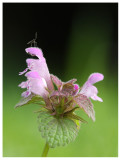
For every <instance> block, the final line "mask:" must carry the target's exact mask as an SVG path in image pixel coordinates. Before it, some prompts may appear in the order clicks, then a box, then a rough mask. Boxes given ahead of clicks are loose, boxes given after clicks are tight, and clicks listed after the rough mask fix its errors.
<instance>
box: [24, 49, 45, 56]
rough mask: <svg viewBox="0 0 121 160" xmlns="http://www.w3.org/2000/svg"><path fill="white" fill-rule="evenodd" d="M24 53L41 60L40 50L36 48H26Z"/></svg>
mask: <svg viewBox="0 0 121 160" xmlns="http://www.w3.org/2000/svg"><path fill="white" fill-rule="evenodd" d="M25 51H26V52H27V53H29V54H30V55H31V56H37V57H38V58H39V59H41V58H43V53H42V50H41V49H40V48H38V47H29V48H26V49H25Z"/></svg>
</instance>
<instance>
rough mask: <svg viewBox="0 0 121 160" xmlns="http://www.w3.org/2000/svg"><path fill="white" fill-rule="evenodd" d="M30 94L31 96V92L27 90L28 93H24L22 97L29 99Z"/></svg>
mask: <svg viewBox="0 0 121 160" xmlns="http://www.w3.org/2000/svg"><path fill="white" fill-rule="evenodd" d="M30 94H31V92H30V91H29V90H27V91H25V92H23V93H22V94H21V96H22V97H25V98H26V97H28V96H29V95H30Z"/></svg>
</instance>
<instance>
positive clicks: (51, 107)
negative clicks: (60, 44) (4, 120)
mask: <svg viewBox="0 0 121 160" xmlns="http://www.w3.org/2000/svg"><path fill="white" fill-rule="evenodd" d="M25 51H26V52H27V53H28V54H30V55H31V56H36V57H37V58H38V59H32V58H31V59H30V58H28V59H27V60H26V62H27V68H26V69H25V70H24V71H23V72H20V73H19V75H23V74H25V77H27V81H25V82H22V83H21V84H19V87H21V88H26V91H25V92H23V93H22V97H23V98H22V100H21V101H20V102H19V103H18V104H17V105H16V107H19V106H23V105H25V104H29V103H34V104H39V105H41V107H43V108H44V109H45V110H46V111H47V113H49V115H48V114H47V113H45V112H43V114H45V117H43V116H44V115H43V114H41V117H42V119H44V120H42V121H41V125H42V124H43V122H44V121H45V122H47V124H46V123H45V124H44V128H43V127H42V126H41V127H40V128H41V129H40V130H41V132H43V133H42V135H43V137H46V138H47V141H48V143H49V145H50V146H52V147H53V146H56V145H58V146H59V145H62V144H65V141H63V142H62V139H61V141H60V139H59V140H58V144H57V142H56V141H57V138H56V139H54V140H55V141H54V142H53V143H52V141H51V139H49V140H48V137H47V136H50V134H49V133H51V134H52V135H53V132H52V128H53V127H54V126H53V125H55V126H57V128H59V127H60V129H62V132H63V127H65V125H67V126H68V125H69V124H68V123H67V122H66V121H67V119H68V120H69V123H70V124H71V125H75V124H76V126H78V124H77V120H78V121H80V122H86V121H85V120H84V119H82V118H81V117H79V116H77V115H76V114H75V113H74V111H75V110H76V109H82V110H83V111H84V112H85V113H86V114H87V115H88V116H89V117H91V118H92V120H93V121H95V111H94V108H93V104H92V102H91V100H90V98H91V99H93V100H98V101H100V102H102V101H103V100H102V99H101V98H100V97H98V96H97V94H98V90H97V88H96V87H95V86H94V85H93V84H95V83H96V82H99V81H101V80H103V78H104V76H103V75H102V74H101V73H93V74H91V75H90V76H89V78H88V80H87V81H86V82H85V84H84V85H83V86H82V87H81V88H80V87H79V85H78V84H77V83H75V82H76V81H77V80H76V79H72V80H69V81H68V82H62V81H61V80H60V79H59V78H58V77H56V76H54V75H53V74H50V73H49V70H48V67H47V64H46V60H45V58H44V56H43V53H42V50H41V49H40V48H37V47H30V48H27V49H26V50H25ZM41 101H42V102H43V103H42V104H41ZM46 116H47V117H46ZM48 117H49V118H48ZM52 117H53V119H52ZM39 118H40V117H39ZM49 120H50V121H49ZM70 120H71V121H70ZM48 121H49V122H48ZM72 121H73V122H72ZM53 123H54V124H53ZM65 123H67V124H65ZM49 124H51V125H49ZM52 124H53V125H52ZM63 124H64V126H63ZM48 125H49V126H48ZM58 125H59V127H58ZM50 126H51V128H50V131H49V132H48V131H47V132H46V130H48V127H50ZM66 130H67V129H66ZM70 130H71V127H70ZM44 133H45V135H44ZM47 133H48V134H47ZM68 133H69V131H68V132H67V133H66V134H67V135H68ZM73 133H74V131H73ZM58 134H59V136H60V138H61V135H60V132H58ZM71 134H72V132H71ZM67 137H68V136H67ZM74 137H75V136H74ZM54 138H55V137H54ZM69 141H70V139H69V137H68V139H67V140H66V142H68V143H69Z"/></svg>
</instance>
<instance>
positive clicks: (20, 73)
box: [19, 68, 28, 75]
mask: <svg viewBox="0 0 121 160" xmlns="http://www.w3.org/2000/svg"><path fill="white" fill-rule="evenodd" d="M27 71H28V68H26V69H25V70H24V71H23V72H19V75H22V74H24V73H26V72H27Z"/></svg>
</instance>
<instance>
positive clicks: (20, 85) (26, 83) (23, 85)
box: [18, 81, 28, 88]
mask: <svg viewBox="0 0 121 160" xmlns="http://www.w3.org/2000/svg"><path fill="white" fill-rule="evenodd" d="M18 86H19V87H21V88H27V86H28V82H27V81H26V82H22V83H20V84H19V85H18Z"/></svg>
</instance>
